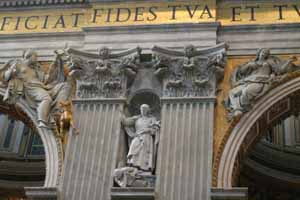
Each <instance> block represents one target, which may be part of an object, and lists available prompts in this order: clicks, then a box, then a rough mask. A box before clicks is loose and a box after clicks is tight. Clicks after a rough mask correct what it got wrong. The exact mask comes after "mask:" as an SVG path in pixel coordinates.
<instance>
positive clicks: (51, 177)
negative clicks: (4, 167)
mask: <svg viewBox="0 0 300 200" xmlns="http://www.w3.org/2000/svg"><path fill="white" fill-rule="evenodd" d="M4 94H5V90H4V89H0V96H4ZM16 106H18V107H19V108H20V109H21V110H22V111H23V112H24V113H25V114H26V115H27V116H28V117H29V118H30V120H31V121H32V122H33V125H34V126H35V127H36V130H37V132H38V134H39V135H40V137H41V139H42V141H43V145H44V149H45V163H46V177H45V182H44V187H47V188H49V187H57V186H58V184H59V177H60V176H61V169H62V159H63V152H62V144H61V141H60V140H59V139H58V138H56V137H55V135H54V134H53V132H52V131H51V130H49V129H41V128H38V126H37V124H38V123H37V120H36V117H35V113H34V111H33V110H32V109H31V108H30V107H29V106H28V105H27V103H26V102H25V101H24V100H23V99H21V100H20V101H18V102H17V103H16Z"/></svg>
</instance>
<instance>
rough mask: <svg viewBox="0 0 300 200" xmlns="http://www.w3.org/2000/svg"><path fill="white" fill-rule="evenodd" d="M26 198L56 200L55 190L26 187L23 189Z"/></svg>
mask: <svg viewBox="0 0 300 200" xmlns="http://www.w3.org/2000/svg"><path fill="white" fill-rule="evenodd" d="M25 194H26V197H27V198H28V199H29V200H57V199H58V192H57V188H54V187H53V188H46V187H27V188H25Z"/></svg>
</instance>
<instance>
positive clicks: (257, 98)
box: [0, 0, 300, 200]
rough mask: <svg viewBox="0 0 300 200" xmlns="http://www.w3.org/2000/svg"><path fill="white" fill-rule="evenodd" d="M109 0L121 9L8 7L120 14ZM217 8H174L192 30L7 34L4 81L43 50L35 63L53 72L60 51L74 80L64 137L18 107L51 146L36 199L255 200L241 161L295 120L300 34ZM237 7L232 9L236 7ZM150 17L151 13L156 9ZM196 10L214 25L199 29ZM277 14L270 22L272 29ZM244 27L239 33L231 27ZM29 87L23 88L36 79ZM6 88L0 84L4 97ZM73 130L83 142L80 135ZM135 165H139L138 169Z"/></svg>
mask: <svg viewBox="0 0 300 200" xmlns="http://www.w3.org/2000/svg"><path fill="white" fill-rule="evenodd" d="M112 2H115V3H116V1H105V2H104V1H83V0H78V1H77V0H76V1H72V2H70V1H43V0H16V1H3V2H1V4H0V9H1V10H6V11H8V12H15V11H19V10H22V11H26V10H27V11H28V10H32V12H36V9H38V8H42V9H44V10H45V12H50V11H51V9H55V8H65V9H75V8H76V9H78V8H79V9H86V10H88V9H90V8H94V7H93V6H95V5H96V7H97V5H98V6H99V5H104V4H105V5H115V4H113V3H112ZM214 2H215V1H214ZM214 2H212V1H207V8H206V7H205V6H203V9H202V10H201V11H198V10H197V8H198V7H201V6H198V7H197V5H195V4H192V5H190V6H192V7H189V6H188V5H185V4H187V2H185V4H184V5H182V9H181V8H180V7H178V9H181V12H183V13H184V12H186V14H187V16H190V18H191V21H185V20H186V19H185V18H182V21H180V20H178V22H177V23H161V24H159V23H156V24H147V23H144V24H143V23H142V22H141V23H142V24H139V25H135V24H130V23H129V22H128V24H126V23H125V24H121V25H120V24H110V26H97V25H93V26H85V27H84V26H83V27H78V28H80V29H78V30H77V29H76V30H75V31H73V30H72V31H65V30H63V29H62V30H60V31H57V32H47V31H38V30H37V31H35V30H33V31H31V32H27V30H26V31H24V32H20V33H19V32H12V33H1V32H0V43H1V47H2V48H1V49H0V62H1V63H3V64H4V63H6V64H4V65H3V66H4V67H2V68H1V69H0V73H2V71H3V74H1V76H2V77H1V78H3V77H4V79H5V80H6V82H8V83H9V82H10V81H11V79H12V78H11V77H13V76H12V75H10V76H9V78H5V76H6V75H5V74H6V71H8V69H11V70H13V67H14V65H12V64H11V63H12V62H11V60H15V61H16V60H17V61H18V63H21V64H22V66H23V65H24V66H25V65H27V60H26V58H27V57H26V55H25V54H24V53H23V51H24V50H26V49H34V50H36V51H37V52H38V54H39V57H38V62H39V63H40V64H41V66H43V67H44V68H47V69H48V68H51V66H52V65H53V64H52V65H49V63H50V61H51V62H52V60H53V52H56V53H57V52H59V51H57V50H61V51H62V52H61V53H58V54H57V55H60V56H61V58H62V60H58V59H57V57H55V60H54V62H53V63H54V64H56V66H58V68H59V66H60V67H61V68H65V71H61V72H62V74H63V75H64V76H65V79H64V81H62V82H63V83H66V82H67V80H71V81H72V84H71V86H70V87H71V89H72V91H73V92H72V97H70V98H71V99H72V105H73V108H72V109H71V110H70V112H69V113H66V114H68V116H69V118H66V119H68V120H69V121H67V122H70V120H71V126H68V128H70V129H71V131H69V132H68V130H65V129H64V130H63V128H62V129H60V124H57V128H58V130H53V129H49V128H47V127H46V128H45V127H42V126H41V125H40V121H41V120H40V119H38V118H37V116H39V112H41V110H38V109H35V108H33V107H32V106H29V104H28V98H26V97H24V95H23V96H21V98H20V100H19V101H18V103H17V104H18V106H19V107H20V108H21V110H23V111H24V112H25V113H27V118H29V119H30V120H29V121H30V122H31V123H32V124H33V125H32V126H33V127H38V128H37V130H38V132H39V134H40V135H41V138H42V140H43V143H44V145H45V154H46V180H45V184H44V187H40V188H30V187H28V188H25V192H26V193H25V194H26V196H27V197H28V198H29V199H61V200H69V199H72V200H82V199H91V200H96V199H104V200H109V199H113V200H114V199H124V200H125V199H158V200H176V199H178V200H181V199H191V200H194V199H201V200H209V199H224V200H225V199H228V200H230V199H247V188H243V187H235V186H236V185H235V178H236V175H235V174H236V173H237V174H238V172H239V171H238V167H237V166H239V158H240V157H243V156H245V155H246V153H247V152H248V150H249V149H250V147H251V146H252V145H253V144H254V143H255V142H256V140H257V139H258V138H260V137H261V135H260V134H259V133H258V132H259V131H262V130H265V129H266V128H269V127H270V126H272V125H273V124H274V123H275V122H277V121H276V120H278V119H279V118H283V117H284V116H287V115H290V114H295V113H298V107H299V105H298V103H297V97H298V96H297V91H298V90H299V82H300V81H299V72H298V68H299V66H300V64H299V61H298V59H299V54H300V44H299V39H300V38H299V37H300V36H299V34H298V32H299V26H298V24H297V23H283V22H284V19H280V20H281V21H280V23H277V21H276V20H273V21H274V23H268V24H264V23H263V22H261V19H257V21H258V22H257V23H255V22H253V21H255V20H250V21H249V22H248V23H246V22H244V21H245V20H246V19H248V18H247V16H248V15H246V14H247V13H246V14H245V12H246V11H245V12H244V11H243V7H241V8H240V7H238V6H236V1H234V2H229V1H216V2H215V3H214ZM259 2H260V3H261V7H264V6H266V5H268V6H269V5H271V2H270V1H267V0H266V1H262V2H261V1H259ZM136 3H137V4H138V3H139V1H136ZM144 3H145V2H144ZM147 3H149V2H148V1H147V2H146V3H145V5H146V4H147ZM159 3H162V4H161V5H163V6H168V4H165V3H166V2H163V1H162V2H159ZM194 3H195V2H194ZM230 3H232V5H233V7H234V6H236V7H235V8H236V9H235V10H228V9H229V8H228V6H227V4H230ZM117 4H118V3H116V5H117ZM122 5H123V4H122ZM143 5H144V4H143ZM211 5H214V7H210V6H211ZM218 5H219V7H218ZM172 6H173V7H172ZM172 6H171V7H170V5H169V8H173V10H172V9H171V10H169V12H170V13H171V14H172V13H173V16H172V15H171V16H172V17H173V18H175V14H176V13H175V10H174V9H177V8H176V7H174V5H173V4H172ZM221 6H223V8H224V10H223V11H222V10H220V7H221ZM268 6H267V8H268V9H269V8H270V6H269V7H268ZM276 6H277V7H276ZM278 6H279V5H277V4H276V5H273V11H272V12H274V15H276V17H278V16H279V17H281V18H284V17H283V16H281V15H282V14H284V13H282V11H280V10H277V8H279V7H278ZM114 8H115V7H114ZM129 8H130V9H133V8H134V9H136V8H135V7H134V6H133V7H132V5H131V6H129V7H128V8H127V9H129ZM209 8H213V9H212V10H209ZM275 8H276V9H275ZM282 8H283V7H282ZM193 9H194V10H193ZM254 9H255V8H254V7H252V9H251V8H248V11H249V13H248V14H249V16H250V17H251V19H254V18H255V17H256V15H255V14H256V13H255V12H254V11H255V10H254ZM274 9H275V10H274ZM297 10H298V7H297V5H294V4H293V2H288V5H287V12H289V13H292V12H293V11H294V12H295V11H297ZM210 11H211V13H210ZM216 11H219V13H221V14H220V16H219V20H217V18H218V17H217V16H214V17H215V18H216V19H210V17H209V16H210V14H211V15H217V14H218V12H216ZM225 11H228V12H229V11H230V12H234V13H231V15H230V17H231V18H232V19H234V20H232V22H230V23H229V22H228V21H226V19H227V18H226V16H227V15H228V14H226V13H225ZM264 11H265V12H267V10H264ZM298 11H299V10H298ZM66 12H67V11H66ZM95 12H97V11H95ZM135 12H136V13H138V12H139V10H135ZM149 12H150V14H151V12H152V15H155V13H153V12H154V10H152V11H151V10H149ZM198 12H200V14H201V12H202V14H203V12H204V15H206V17H207V18H208V19H207V20H206V21H204V22H201V23H197V22H196V21H193V20H194V19H193V16H194V15H195V14H197V13H198ZM222 12H223V13H222ZM251 13H252V15H251ZM296 13H297V12H296ZM119 14H120V13H119ZM159 14H161V13H159V12H158V13H157V15H159ZM181 14H182V13H181ZM181 14H180V16H181ZM280 14H281V15H280ZM294 14H295V13H294ZM298 14H299V12H298ZM182 15H184V14H182ZM1 16H2V15H1ZM1 16H0V17H1ZM91 16H93V15H91ZM99 16H100V15H99ZM249 16H248V17H249ZM291 16H293V15H292V14H291V15H289V17H291ZM2 17H3V16H2ZM23 17H24V16H23ZM29 17H30V16H29ZM96 17H98V15H97V16H96ZM138 17H139V14H138V16H137V19H139V18H138ZM238 17H240V18H238ZM272 17H273V16H270V17H269V18H270V19H269V18H268V19H266V21H270V22H272V19H271V18H272ZM7 19H8V18H7ZM24 19H25V20H26V19H28V16H27V18H26V17H25V18H24ZM32 19H33V18H29V20H32ZM35 19H39V18H37V17H36V18H35ZM237 19H240V20H241V22H240V24H235V23H238V22H236V21H238V20H237ZM293 19H294V18H293ZM16 20H17V18H16ZM29 20H28V21H27V22H28V23H29ZM61 20H63V19H62V18H61ZM107 20H108V19H107ZM163 20H165V19H162V21H163ZM201 20H202V19H201ZM277 20H278V19H277ZM288 20H292V19H290V18H288V19H287V22H290V21H288ZM31 22H32V23H33V22H34V21H33V20H32V21H31ZM43 22H45V21H43ZM163 22H165V21H163ZM2 23H3V24H2V26H3V27H2V29H3V28H5V26H6V25H7V26H9V25H8V23H9V22H8V21H7V22H5V21H2ZM20 23H21V22H20ZM64 23H65V22H63V21H57V23H56V25H58V24H60V25H63V24H64ZM87 24H88V23H87ZM27 25H28V26H29V24H27ZM31 25H32V24H31ZM56 25H55V26H56ZM73 28H74V27H73ZM51 30H52V29H51ZM260 49H267V50H265V51H266V52H268V55H267V56H261V54H262V53H261V52H264V50H260ZM257 52H258V55H257V56H256V54H257ZM262 57H263V58H262ZM22 59H23V60H22ZM20 60H21V61H20ZM15 61H14V62H15ZM60 61H61V62H63V63H58V62H60ZM59 64H60V65H59ZM264 69H266V70H268V71H267V72H266V71H264ZM259 70H262V71H259ZM23 71H24V70H23ZM11 73H12V72H11ZM249 77H250V79H251V80H250V79H249ZM253 77H254V79H253ZM233 79H234V80H233ZM4 82H5V81H4ZM23 83H24V84H25V86H26V84H27V83H28V81H27V82H26V81H23ZM27 85H28V84H27ZM45 85H47V84H46V83H45ZM47 86H49V85H47ZM6 88H7V85H3V89H1V91H0V94H1V95H2V96H5V95H6V94H5V93H6V92H5V90H4V89H6ZM237 88H240V90H238V91H236V90H237ZM253 88H254V89H253ZM47 91H48V90H47ZM25 92H26V91H25ZM27 93H28V92H27ZM49 94H50V92H49ZM241 98H243V101H241ZM66 99H69V96H68V98H66ZM237 99H238V100H237ZM282 99H284V100H286V101H284V102H283V100H282ZM35 100H36V99H35ZM36 101H37V100H36ZM245 102H246V103H245ZM38 103H39V102H38ZM145 104H147V105H149V106H148V108H149V113H147V114H145V115H144V114H143V111H140V110H139V108H140V106H141V105H145ZM224 104H225V106H224ZM279 108H282V110H280V109H279ZM49 109H50V108H49ZM51 109H53V108H52V107H51ZM51 109H50V111H51ZM42 110H43V109H42ZM71 111H72V112H71ZM236 111H240V112H238V113H237V114H236ZM63 113H64V112H63ZM51 114H52V113H51V112H50V114H47V119H48V118H49V117H52V115H51ZM229 115H230V117H229V118H228V116H229ZM61 116H64V115H60V117H61ZM49 119H50V118H49ZM149 119H151V120H150V121H149ZM154 119H155V120H154ZM228 119H229V120H228ZM63 120H64V118H63ZM63 120H62V121H63ZM268 120H269V121H268ZM141 121H142V122H143V123H138V122H141ZM49 123H50V122H49ZM141 124H142V125H141ZM47 125H48V124H47ZM139 126H142V128H141V127H139ZM144 126H145V127H144ZM62 127H64V124H62ZM256 127H258V130H259V131H258V130H256ZM77 129H78V132H79V134H72V133H75V130H77ZM61 130H62V131H61ZM60 134H63V135H65V136H67V139H65V140H64V139H62V137H61V135H60ZM144 151H145V152H144ZM141 155H142V156H141ZM134 156H136V157H138V159H137V161H132V159H133V158H135V157H134ZM144 157H147V159H145V160H146V161H145V160H143V159H144ZM141 160H142V161H141ZM150 160H151V162H150ZM140 162H143V164H141V163H140ZM149 162H150V163H149ZM118 170H121V171H118ZM120 186H121V187H120Z"/></svg>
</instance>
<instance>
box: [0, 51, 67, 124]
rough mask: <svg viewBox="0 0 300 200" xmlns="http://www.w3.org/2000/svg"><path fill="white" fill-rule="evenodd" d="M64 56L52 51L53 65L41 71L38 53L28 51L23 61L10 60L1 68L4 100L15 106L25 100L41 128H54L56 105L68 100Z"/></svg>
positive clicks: (57, 112) (61, 53) (62, 53)
mask: <svg viewBox="0 0 300 200" xmlns="http://www.w3.org/2000/svg"><path fill="white" fill-rule="evenodd" d="M63 57H64V51H55V59H54V62H52V64H51V65H50V66H49V67H48V72H44V71H43V70H42V66H41V64H40V63H39V62H38V60H37V58H38V54H37V52H35V51H33V50H27V51H25V52H24V55H23V58H22V59H15V60H11V61H9V62H7V63H6V64H4V65H3V66H2V67H1V69H0V74H1V81H2V82H3V83H4V84H6V87H7V89H6V94H5V96H4V98H3V100H4V101H6V102H9V103H15V102H16V101H18V99H19V98H24V99H25V100H26V102H27V103H28V104H29V105H30V107H31V108H32V109H34V110H35V111H36V114H37V120H38V126H39V127H40V128H53V129H56V128H57V121H56V119H57V117H58V116H60V112H61V107H60V104H59V103H60V102H67V101H70V98H71V91H72V78H70V77H69V76H68V75H67V74H66V73H65V69H64V58H63Z"/></svg>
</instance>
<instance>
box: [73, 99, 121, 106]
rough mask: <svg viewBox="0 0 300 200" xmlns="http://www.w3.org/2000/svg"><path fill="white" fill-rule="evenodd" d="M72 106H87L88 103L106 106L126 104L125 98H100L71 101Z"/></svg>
mask: <svg viewBox="0 0 300 200" xmlns="http://www.w3.org/2000/svg"><path fill="white" fill-rule="evenodd" d="M72 102H73V104H74V105H75V104H89V103H106V104H118V103H126V98H102V99H89V98H86V99H73V100H72Z"/></svg>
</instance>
